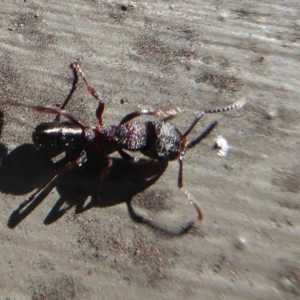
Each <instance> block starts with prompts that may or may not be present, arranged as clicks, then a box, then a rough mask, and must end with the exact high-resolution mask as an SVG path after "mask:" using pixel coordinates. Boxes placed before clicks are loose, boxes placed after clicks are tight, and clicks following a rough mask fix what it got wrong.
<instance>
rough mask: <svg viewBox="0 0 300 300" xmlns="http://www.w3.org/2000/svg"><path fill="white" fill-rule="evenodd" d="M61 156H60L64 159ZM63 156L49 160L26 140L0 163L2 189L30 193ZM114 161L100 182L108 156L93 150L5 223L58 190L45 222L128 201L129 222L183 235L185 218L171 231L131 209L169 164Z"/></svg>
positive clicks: (15, 220)
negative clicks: (134, 200) (136, 199)
mask: <svg viewBox="0 0 300 300" xmlns="http://www.w3.org/2000/svg"><path fill="white" fill-rule="evenodd" d="M62 160H63V159H62ZM62 160H60V161H58V162H56V163H53V162H52V160H51V158H50V157H48V156H47V155H45V153H43V152H41V151H39V150H37V149H36V148H35V146H34V145H32V144H24V145H21V146H19V147H17V148H16V149H14V150H13V151H11V152H10V153H9V154H8V155H7V156H6V157H5V158H4V159H3V162H2V164H1V166H0V192H2V193H5V194H13V195H23V194H26V193H29V192H31V191H33V190H34V189H36V188H38V187H39V186H41V185H42V184H43V183H44V182H46V181H47V180H48V179H49V178H50V177H51V175H52V173H53V172H54V170H55V168H56V167H57V165H58V164H60V163H62ZM111 160H112V165H111V167H110V170H109V173H108V174H107V176H106V177H105V178H104V179H102V180H100V179H99V174H101V170H103V169H104V168H105V166H106V165H107V159H106V158H103V156H101V155H97V153H92V154H91V155H90V154H89V158H88V160H87V162H86V163H84V164H83V165H82V166H81V167H77V168H75V169H74V170H71V171H69V172H67V173H65V174H63V175H61V176H58V177H57V178H56V179H55V180H54V181H53V182H52V183H51V184H50V185H49V186H47V187H46V188H45V189H44V190H42V192H41V193H40V194H38V196H37V197H36V198H35V199H34V201H32V202H31V203H30V204H29V205H28V206H26V207H25V208H23V209H20V208H17V209H16V210H15V211H13V212H12V214H11V215H10V217H9V220H8V227H9V228H15V227H16V226H17V225H18V224H19V223H20V222H22V221H23V220H24V219H25V218H26V217H27V216H28V215H29V214H30V213H31V212H32V211H33V210H34V209H35V208H36V207H37V206H38V205H39V204H40V203H41V202H42V201H43V200H44V199H45V198H46V197H47V195H48V194H49V193H50V192H51V191H52V189H53V188H56V189H57V192H58V194H59V199H58V200H57V202H56V203H55V204H54V206H53V207H52V209H51V210H50V212H49V214H48V215H47V216H46V218H45V219H44V224H46V225H49V224H51V223H53V222H55V221H57V220H58V219H59V218H61V217H62V216H63V215H64V214H65V213H66V212H67V211H68V210H70V209H71V208H73V207H74V208H75V213H76V214H79V213H83V212H85V211H87V210H89V209H91V208H94V207H97V208H105V207H109V206H114V205H118V204H121V203H126V205H127V209H128V213H129V216H130V217H131V219H132V220H134V221H136V222H138V223H142V224H145V225H147V226H149V227H150V228H151V229H153V230H155V231H159V232H160V233H162V234H166V235H169V236H178V235H182V234H184V233H186V232H187V231H189V229H191V228H192V227H193V225H194V222H189V223H188V224H185V225H184V226H181V227H180V229H179V230H178V229H174V230H173V229H172V230H171V229H170V228H167V227H166V226H164V225H162V224H157V223H155V222H154V221H152V220H150V219H148V218H145V217H143V216H141V215H139V214H137V213H136V212H135V210H134V209H133V207H132V205H131V200H132V198H133V197H134V196H135V195H136V194H138V193H140V192H142V191H143V190H145V189H147V188H148V187H150V186H151V185H152V184H154V183H155V182H156V180H158V179H159V178H160V176H161V175H162V174H163V173H164V171H165V170H166V168H167V166H168V162H166V161H163V162H160V161H155V160H141V162H139V163H135V164H130V163H128V162H127V161H125V160H124V159H121V158H111Z"/></svg>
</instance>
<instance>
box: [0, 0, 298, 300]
mask: <svg viewBox="0 0 300 300" xmlns="http://www.w3.org/2000/svg"><path fill="white" fill-rule="evenodd" d="M127 4H129V2H125V1H124V2H121V1H120V2H115V1H66V2H64V1H56V0H54V1H42V2H41V1H27V2H22V1H18V2H17V1H7V0H6V1H2V3H1V8H0V41H1V43H0V57H1V58H0V96H1V102H14V101H15V102H22V103H27V104H34V103H39V104H41V105H49V106H55V105H56V104H57V103H60V102H61V101H62V100H63V99H64V98H65V97H66V95H67V93H68V91H69V89H70V84H71V82H72V72H71V70H70V69H69V67H68V66H69V63H70V62H71V61H72V60H74V59H77V60H79V61H80V63H81V66H82V68H83V70H84V71H85V73H86V75H87V77H88V79H89V80H90V81H91V83H92V84H93V86H94V87H95V88H96V89H97V90H99V91H101V93H102V94H103V97H104V99H105V101H106V110H105V113H104V120H105V122H106V123H109V124H116V123H117V122H118V120H120V118H121V117H122V116H123V115H125V114H126V113H128V112H131V111H133V110H136V109H137V108H139V109H142V108H151V109H158V108H160V109H170V108H176V107H180V108H181V109H182V110H183V113H182V114H181V115H180V117H178V118H176V119H174V120H173V121H172V122H173V123H174V124H176V126H178V128H180V129H181V130H184V129H185V128H187V127H188V125H189V124H190V123H191V121H192V120H193V118H194V116H195V115H196V114H197V112H199V111H201V110H202V109H205V108H211V107H221V106H224V105H227V104H229V103H232V102H234V101H235V100H237V99H239V98H240V97H245V98H246V99H247V105H246V106H245V107H244V108H243V109H242V110H240V111H237V112H233V113H229V114H220V115H214V116H206V117H205V119H204V120H203V122H201V123H200V124H199V126H197V128H196V129H195V131H194V133H193V134H194V136H197V134H198V135H199V134H200V133H201V131H202V130H203V128H205V126H207V125H208V124H210V123H211V122H212V121H213V120H218V121H219V125H218V127H217V128H216V130H215V131H214V132H213V133H212V135H211V136H210V137H209V138H207V139H206V140H205V141H203V143H202V144H201V145H199V146H198V147H196V148H195V149H193V150H191V151H190V152H188V153H187V155H186V159H185V162H184V187H185V188H186V189H187V190H189V191H190V192H191V193H192V194H193V196H194V197H195V198H196V199H197V200H198V203H199V204H200V206H201V208H202V210H203V212H204V217H205V219H204V222H203V223H202V224H201V223H196V226H195V227H194V228H193V229H192V230H191V231H190V232H189V233H188V234H186V235H184V236H181V237H173V238H172V237H171V236H168V235H165V234H163V232H162V231H156V230H153V228H151V227H149V226H146V225H142V224H136V223H134V222H133V221H132V220H131V219H130V218H129V217H128V213H127V209H126V205H125V204H124V203H123V201H124V198H125V197H132V196H133V205H134V207H136V209H137V210H138V211H140V212H141V213H142V214H143V215H145V216H146V215H148V217H151V218H152V219H153V220H154V221H155V222H156V223H157V224H159V226H161V227H163V228H168V229H169V230H172V228H179V227H180V226H181V225H182V224H184V223H185V222H187V221H189V220H193V219H195V218H196V213H195V212H194V210H193V207H191V206H190V205H188V203H187V201H186V200H185V198H184V196H183V195H182V194H181V193H180V192H178V189H177V187H176V180H177V172H178V165H177V163H176V162H173V163H170V164H169V165H168V166H167V168H166V170H165V172H163V171H164V168H165V167H166V166H165V165H163V166H156V165H155V166H156V167H157V170H156V169H155V172H156V173H157V174H159V175H160V173H163V174H162V175H161V176H160V178H159V180H158V181H157V182H156V183H154V184H153V185H151V186H150V187H148V188H146V189H143V190H142V193H140V194H136V191H134V192H132V191H131V190H130V188H129V186H130V185H131V184H133V185H134V182H139V180H140V179H141V178H142V177H143V176H145V177H146V176H151V172H152V171H153V168H147V165H146V166H145V170H143V169H132V168H131V167H128V172H129V173H128V174H127V170H126V168H127V166H126V165H125V164H123V163H122V162H119V161H117V165H118V166H117V167H116V168H115V169H114V171H115V173H113V174H112V176H111V177H109V179H107V180H106V181H105V182H104V183H105V184H103V185H102V191H101V193H102V194H101V196H102V197H103V201H104V203H106V204H107V205H108V206H109V205H111V206H109V207H105V208H99V207H94V208H92V209H90V210H88V211H86V212H84V213H82V214H76V213H75V207H74V206H73V207H72V208H71V209H70V210H68V211H66V213H62V215H61V216H60V217H59V218H58V217H57V220H56V221H55V222H51V223H50V222H48V223H50V224H48V225H45V224H44V223H43V222H47V220H48V221H49V219H47V215H48V216H49V212H50V211H51V210H53V209H54V210H55V208H56V207H57V206H55V203H56V202H57V201H58V200H59V199H62V201H65V202H67V203H64V204H63V207H65V206H66V205H67V204H69V205H72V203H73V202H72V201H71V200H74V199H76V200H78V201H79V200H84V199H85V198H86V197H87V196H88V195H89V193H90V186H93V176H85V175H82V174H81V175H80V174H77V173H76V172H75V174H73V175H72V174H71V175H69V176H66V178H65V180H62V182H61V183H60V185H61V187H60V188H58V189H56V188H53V189H52V191H49V195H45V196H46V197H45V199H43V201H41V203H39V205H37V207H36V208H35V209H32V211H30V214H28V216H27V217H26V218H24V220H22V221H21V222H19V223H18V224H17V225H16V226H15V227H14V228H13V229H11V228H8V226H7V222H8V220H9V218H10V217H11V215H12V213H13V211H14V210H15V209H16V208H17V207H18V205H19V203H20V202H21V201H22V200H24V198H26V193H27V192H30V191H31V190H32V188H33V185H34V184H37V182H38V181H39V180H42V179H43V178H42V177H43V176H46V174H47V172H49V168H50V167H51V165H49V162H48V161H46V160H45V159H43V158H42V157H40V156H38V155H37V153H36V152H35V150H34V149H32V148H31V147H30V146H26V145H24V144H26V143H30V142H31V132H32V130H33V129H34V127H35V126H36V125H37V124H39V123H41V122H43V121H47V120H50V119H51V117H49V116H47V115H44V114H38V113H35V112H32V111H28V110H25V109H21V108H15V107H9V106H8V105H1V110H2V111H3V113H4V126H3V128H2V137H1V142H2V143H3V144H4V145H6V146H7V148H8V153H9V154H8V157H7V158H6V163H5V164H6V165H5V164H2V165H1V169H0V171H1V173H0V189H1V192H2V193H1V194H0V197H1V213H0V218H1V225H0V237H1V243H0V252H1V258H0V263H1V270H0V277H1V281H0V290H1V298H3V299H5V298H7V299H8V298H9V299H140V298H141V297H142V298H143V299H153V298H160V299H183V298H185V299H295V298H299V297H300V257H299V254H300V253H299V252H300V239H299V233H300V229H299V228H300V223H299V209H300V202H299V201H300V200H299V198H300V197H299V192H300V164H299V156H300V154H299V140H300V139H299V136H300V133H299V132H300V131H299V127H300V126H299V124H300V121H299V119H300V114H299V107H300V106H299V104H298V103H299V91H298V89H299V79H300V75H299V74H300V64H299V58H300V47H299V41H300V34H299V29H300V21H299V20H300V18H299V8H300V7H299V2H298V1H275V0H274V1H265V2H264V3H259V4H258V1H242V2H241V1H184V2H183V1H175V0H174V1H148V2H147V1H135V2H132V3H131V4H133V5H129V6H128V5H127ZM121 99H125V101H124V103H123V104H121V102H120V100H121ZM95 108H96V101H94V100H93V99H92V98H91V97H90V95H89V94H88V93H87V92H86V90H85V87H84V85H83V84H80V87H79V89H78V91H77V92H76V94H75V95H74V98H73V100H72V101H71V103H70V105H69V107H68V109H69V110H70V111H71V112H72V113H74V115H76V116H77V117H78V118H80V120H81V121H83V122H84V123H85V124H95V122H96V119H95V117H94V111H95ZM218 134H221V135H223V136H224V137H225V138H226V139H227V140H228V142H229V143H230V145H231V146H232V150H231V152H230V154H229V156H228V157H226V158H219V157H217V155H216V152H213V151H211V147H212V144H213V138H214V137H215V136H216V135H218ZM297 150H298V151H297ZM4 152H5V151H4V147H3V145H1V156H4ZM118 163H119V164H118ZM152 167H153V166H152ZM138 172H140V173H138ZM144 172H145V173H147V172H149V174H148V173H147V174H146V175H145V174H144ZM87 201H88V200H87ZM117 203H119V204H118V205H112V204H117ZM73 204H74V203H73Z"/></svg>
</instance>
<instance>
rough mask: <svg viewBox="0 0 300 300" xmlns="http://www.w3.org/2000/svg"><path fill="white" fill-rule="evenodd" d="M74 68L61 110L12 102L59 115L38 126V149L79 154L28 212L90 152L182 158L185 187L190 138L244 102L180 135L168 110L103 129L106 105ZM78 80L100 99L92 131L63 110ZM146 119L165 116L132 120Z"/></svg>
mask: <svg viewBox="0 0 300 300" xmlns="http://www.w3.org/2000/svg"><path fill="white" fill-rule="evenodd" d="M71 66H72V68H73V72H74V82H73V88H72V89H71V91H70V93H69V95H68V97H67V98H66V100H65V102H64V103H63V104H62V105H61V106H60V108H59V109H57V108H52V107H46V106H31V105H24V104H19V103H15V104H13V105H15V106H21V107H26V108H30V109H33V110H35V111H38V112H42V113H47V114H54V115H56V118H55V120H54V121H53V122H48V123H42V124H39V125H38V126H37V127H36V128H35V130H34V132H33V134H32V139H33V142H34V144H35V146H36V147H37V148H38V149H43V150H45V151H47V152H48V153H50V154H51V155H52V156H56V155H58V154H60V153H63V152H65V154H66V156H67V155H68V154H69V153H71V152H72V153H77V154H76V158H75V159H72V160H68V161H67V162H65V163H64V164H63V165H62V166H60V167H59V168H58V169H57V170H56V171H55V172H54V173H53V175H52V176H51V178H50V179H49V180H48V181H47V182H46V183H45V184H44V185H42V186H41V187H40V188H38V189H37V190H36V191H35V192H34V193H33V194H32V195H30V196H29V197H28V198H27V199H26V200H25V201H23V202H22V203H21V204H20V206H19V209H22V208H24V207H25V206H26V205H28V204H29V203H30V202H32V201H33V200H34V199H35V198H36V197H37V195H38V194H39V193H40V192H41V191H43V190H44V189H45V188H46V187H47V186H48V185H49V184H51V183H52V182H53V181H54V180H55V179H56V178H57V177H58V176H60V175H62V174H64V173H66V172H68V171H70V170H72V169H74V168H75V167H77V166H81V165H82V164H84V163H85V162H86V161H87V153H88V152H89V151H91V150H93V149H97V150H99V152H100V153H101V154H100V155H103V157H106V156H108V155H109V154H111V153H113V152H115V151H118V152H119V154H120V155H121V157H122V158H124V159H125V160H127V161H129V162H131V163H134V162H136V161H137V159H136V158H134V157H132V156H131V155H129V154H128V153H127V152H126V150H127V151H132V152H137V151H138V152H141V153H142V154H144V155H146V156H148V157H149V158H152V159H156V160H161V161H172V160H178V162H179V173H178V180H177V185H178V187H179V188H182V186H183V179H182V172H183V157H184V155H185V151H186V149H189V148H192V147H193V146H194V145H192V144H191V143H188V141H187V136H188V135H189V134H190V132H191V131H192V130H193V128H194V127H195V126H196V124H197V123H198V122H199V120H200V119H201V118H202V117H203V116H204V115H205V114H212V113H219V112H226V111H231V110H235V109H238V108H240V107H242V106H243V104H244V101H238V102H236V103H234V104H232V105H230V106H227V107H223V108H218V109H209V110H204V111H202V112H201V113H199V114H198V115H197V116H196V117H195V119H194V121H193V122H192V124H191V125H190V126H189V128H188V129H187V130H186V131H185V132H184V133H181V132H180V131H179V130H178V129H177V128H176V127H175V126H173V125H172V124H170V123H168V122H167V121H168V120H170V119H171V118H173V117H175V116H176V114H177V113H178V111H176V110H170V111H166V112H163V111H161V110H156V111H152V110H140V111H134V112H132V113H129V114H128V115H126V116H125V117H123V119H122V120H121V121H120V123H119V124H118V125H111V126H105V125H104V123H103V120H102V114H103V111H104V101H103V99H102V97H101V96H100V94H99V93H98V92H97V91H96V90H95V89H94V88H93V87H92V85H91V84H89V82H88V81H87V79H86V77H85V75H84V73H83V72H82V70H81V68H80V66H79V64H78V62H77V61H74V62H73V63H72V64H71ZM79 76H81V78H82V79H83V81H84V83H85V85H86V87H87V90H88V91H89V93H90V94H91V95H92V96H93V98H95V99H96V100H97V101H98V107H97V109H96V117H97V119H98V124H97V125H96V126H93V127H91V126H85V125H83V124H82V123H81V122H80V121H79V120H78V119H77V118H76V117H74V116H73V115H72V114H71V113H69V112H67V111H66V110H65V109H64V108H65V106H66V105H67V103H68V101H69V100H70V98H71V96H72V94H73V93H74V91H75V90H76V87H77V84H78V77H79ZM142 115H149V116H154V117H163V118H162V119H159V120H151V121H146V122H144V123H141V122H131V121H132V120H133V119H135V118H137V117H139V116H142ZM61 116H63V117H65V118H67V119H68V120H69V122H60V117H61ZM110 165H111V164H110V162H109V160H108V163H107V166H106V167H105V168H104V170H103V171H101V173H102V175H101V176H100V177H102V178H103V177H104V176H105V175H106V174H107V172H108V170H109V168H110ZM185 194H186V196H187V197H188V198H189V200H190V202H191V204H193V205H194V207H195V208H196V210H197V213H198V219H199V220H202V217H203V215H202V212H201V210H200V208H199V206H198V205H197V204H196V202H195V201H194V200H193V199H192V197H191V195H190V194H189V193H187V192H185Z"/></svg>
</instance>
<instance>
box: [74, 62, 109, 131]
mask: <svg viewBox="0 0 300 300" xmlns="http://www.w3.org/2000/svg"><path fill="white" fill-rule="evenodd" d="M72 66H73V68H74V70H75V71H76V73H77V76H78V74H79V75H80V76H81V77H82V79H83V81H84V83H85V85H86V87H87V90H88V91H89V93H90V94H91V95H92V96H93V97H94V98H95V99H96V100H98V101H99V104H98V108H97V109H96V117H97V119H98V122H99V125H100V126H101V127H102V126H103V121H102V114H103V111H104V101H103V99H102V97H101V95H100V93H99V92H97V91H96V90H95V89H94V88H93V87H92V85H90V84H89V82H88V81H87V79H86V77H85V75H84V74H83V72H82V70H81V68H80V66H79V63H78V62H77V61H76V60H75V61H74V62H73V63H72Z"/></svg>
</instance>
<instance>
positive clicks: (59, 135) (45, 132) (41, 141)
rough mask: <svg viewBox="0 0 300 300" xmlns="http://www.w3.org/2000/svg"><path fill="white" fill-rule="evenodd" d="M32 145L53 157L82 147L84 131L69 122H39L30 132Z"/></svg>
mask: <svg viewBox="0 0 300 300" xmlns="http://www.w3.org/2000/svg"><path fill="white" fill-rule="evenodd" d="M32 140H33V143H34V145H35V146H36V147H37V148H38V149H39V150H42V151H45V152H47V153H48V154H49V155H50V156H52V157H54V156H56V155H58V154H60V153H63V152H67V153H68V152H72V151H73V152H76V150H79V151H80V149H82V148H83V143H84V133H83V130H82V129H81V128H80V127H78V126H77V125H75V124H73V123H70V122H61V123H59V122H48V123H41V124H39V125H38V126H37V127H36V128H35V130H34V131H33V133H32Z"/></svg>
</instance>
